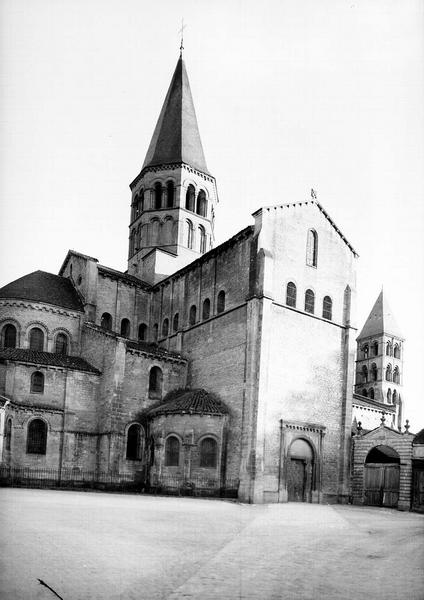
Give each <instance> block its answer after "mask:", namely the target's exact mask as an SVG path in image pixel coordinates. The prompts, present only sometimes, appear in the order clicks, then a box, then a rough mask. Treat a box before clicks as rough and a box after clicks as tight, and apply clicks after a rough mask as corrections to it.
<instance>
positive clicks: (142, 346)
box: [108, 331, 186, 361]
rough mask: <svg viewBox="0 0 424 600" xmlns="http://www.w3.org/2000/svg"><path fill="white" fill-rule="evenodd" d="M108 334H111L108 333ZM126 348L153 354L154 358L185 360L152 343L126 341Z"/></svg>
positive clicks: (177, 354)
mask: <svg viewBox="0 0 424 600" xmlns="http://www.w3.org/2000/svg"><path fill="white" fill-rule="evenodd" d="M108 333H109V334H110V333H111V332H109V331H108ZM127 348H128V349H129V350H138V351H140V352H146V353H148V354H153V355H154V356H159V357H169V358H178V359H180V360H184V361H185V360H186V359H185V358H184V357H183V356H182V355H181V354H179V353H178V352H173V351H172V350H167V349H166V348H162V346H158V345H157V344H154V343H152V342H143V341H141V340H138V341H137V342H136V341H128V342H127Z"/></svg>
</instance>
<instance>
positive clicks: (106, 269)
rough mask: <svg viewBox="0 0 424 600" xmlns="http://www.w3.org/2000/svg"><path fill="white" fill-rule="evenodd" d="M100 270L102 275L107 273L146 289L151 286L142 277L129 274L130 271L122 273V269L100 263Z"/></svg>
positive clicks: (109, 275)
mask: <svg viewBox="0 0 424 600" xmlns="http://www.w3.org/2000/svg"><path fill="white" fill-rule="evenodd" d="M98 270H99V273H100V274H102V275H106V276H108V277H111V278H114V279H120V280H121V281H126V282H128V283H131V284H134V285H136V286H138V287H142V288H144V289H148V288H150V287H151V285H150V284H149V283H147V282H146V281H143V280H142V279H139V278H138V277H135V276H134V275H128V273H122V271H117V270H116V269H111V268H110V267H105V266H104V265H99V266H98Z"/></svg>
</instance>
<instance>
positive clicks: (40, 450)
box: [27, 419, 47, 454]
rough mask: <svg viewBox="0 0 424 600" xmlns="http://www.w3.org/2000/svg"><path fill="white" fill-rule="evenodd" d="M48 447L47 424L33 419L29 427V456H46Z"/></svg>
mask: <svg viewBox="0 0 424 600" xmlns="http://www.w3.org/2000/svg"><path fill="white" fill-rule="evenodd" d="M46 447H47V424H46V423H45V422H44V421H43V420H42V419H33V420H32V421H31V422H30V424H29V425H28V432H27V454H45V453H46Z"/></svg>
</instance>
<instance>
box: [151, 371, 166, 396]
mask: <svg viewBox="0 0 424 600" xmlns="http://www.w3.org/2000/svg"><path fill="white" fill-rule="evenodd" d="M162 383H163V374H162V369H160V368H159V367H152V368H151V369H150V373H149V398H161V397H162Z"/></svg>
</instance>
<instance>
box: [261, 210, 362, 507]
mask: <svg viewBox="0 0 424 600" xmlns="http://www.w3.org/2000/svg"><path fill="white" fill-rule="evenodd" d="M256 217H257V231H258V252H259V256H261V263H260V265H259V267H260V268H259V269H258V280H257V286H258V291H259V294H261V295H262V296H263V298H262V309H261V310H262V315H261V317H260V321H261V336H260V339H261V342H260V349H259V356H258V359H257V361H258V362H257V369H258V375H259V386H258V414H257V440H256V446H255V448H254V452H255V454H254V460H255V465H256V473H257V481H256V483H255V487H254V490H253V491H251V492H250V493H251V494H252V495H253V499H254V500H255V501H261V498H263V497H264V495H266V496H267V497H268V498H271V497H272V494H274V497H275V500H278V499H279V500H280V501H281V500H284V499H286V498H287V489H286V487H285V486H286V484H287V482H285V481H284V477H283V478H282V477H281V475H282V473H283V472H284V461H285V460H286V461H287V460H288V459H287V448H285V447H284V442H283V439H282V437H281V432H280V421H281V420H283V422H297V423H298V424H299V425H302V424H303V425H304V424H315V425H318V426H319V427H321V428H323V429H320V431H322V432H324V436H323V443H322V453H321V456H316V457H315V460H316V461H319V462H320V463H321V464H320V466H321V492H322V496H321V498H326V499H327V500H333V501H336V500H337V499H338V498H339V497H342V496H343V497H347V494H348V484H347V478H348V464H347V460H346V457H347V454H348V450H349V429H350V424H351V415H350V412H351V400H352V392H351V390H352V384H353V364H354V362H353V361H354V337H355V335H354V334H355V331H351V329H350V328H346V327H345V326H346V324H347V323H348V322H350V323H351V318H352V316H351V315H352V314H354V292H355V271H354V260H355V257H354V254H353V253H352V252H351V250H350V249H349V248H348V246H347V245H346V244H345V242H344V241H343V240H342V239H341V237H340V235H339V234H338V233H337V231H335V229H334V227H333V226H332V225H331V223H330V222H329V220H328V219H326V218H325V217H324V215H323V214H322V213H321V212H320V210H319V209H318V207H317V205H315V204H309V205H305V204H303V205H297V206H290V207H276V208H271V209H262V211H260V212H259V213H258V214H257V215H256ZM309 229H314V230H315V231H316V232H317V233H318V264H317V267H311V266H308V265H307V264H306V240H307V232H308V230H309ZM290 281H292V282H294V283H295V284H296V287H297V303H296V309H294V308H289V307H287V306H286V286H287V283H288V282H290ZM347 286H349V287H347ZM261 288H262V289H261ZM306 289H312V290H313V291H314V293H315V311H314V316H313V315H310V314H307V313H305V311H304V294H305V291H306ZM326 295H328V296H330V297H331V298H332V301H333V316H332V320H331V322H329V321H327V320H325V319H323V318H322V300H323V297H324V296H326ZM349 313H350V314H349ZM314 435H315V437H316V434H311V433H308V432H307V430H306V429H303V430H302V428H301V427H300V428H299V434H298V437H303V438H304V439H307V440H309V441H310V443H311V446H312V447H314V446H317V445H318V442H317V440H316V439H315V437H314ZM280 468H281V469H282V473H279V469H280Z"/></svg>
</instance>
